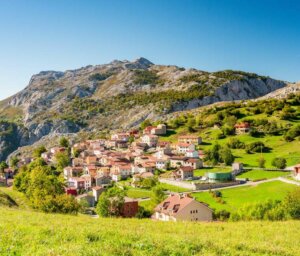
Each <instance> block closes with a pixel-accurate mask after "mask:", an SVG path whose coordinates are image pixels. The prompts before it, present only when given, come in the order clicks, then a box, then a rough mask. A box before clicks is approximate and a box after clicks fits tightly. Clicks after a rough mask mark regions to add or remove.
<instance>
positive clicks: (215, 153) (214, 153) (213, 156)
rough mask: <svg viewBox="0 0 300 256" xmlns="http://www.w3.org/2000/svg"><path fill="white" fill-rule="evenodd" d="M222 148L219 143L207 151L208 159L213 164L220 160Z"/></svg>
mask: <svg viewBox="0 0 300 256" xmlns="http://www.w3.org/2000/svg"><path fill="white" fill-rule="evenodd" d="M220 149H221V146H220V145H219V144H215V145H214V146H213V147H212V149H211V150H208V151H207V152H206V160H208V161H210V162H211V163H212V164H213V165H215V164H217V163H218V162H219V161H220V154H219V150H220Z"/></svg>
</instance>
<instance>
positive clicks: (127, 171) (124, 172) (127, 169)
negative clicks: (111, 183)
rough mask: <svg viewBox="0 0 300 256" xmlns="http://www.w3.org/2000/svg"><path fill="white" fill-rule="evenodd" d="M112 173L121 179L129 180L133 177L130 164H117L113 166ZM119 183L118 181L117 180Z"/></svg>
mask: <svg viewBox="0 0 300 256" xmlns="http://www.w3.org/2000/svg"><path fill="white" fill-rule="evenodd" d="M111 172H112V173H113V174H117V175H119V176H120V179H121V180H122V179H127V178H128V177H129V176H130V175H131V165H130V164H116V165H114V166H112V168H111ZM115 181H117V180H115Z"/></svg>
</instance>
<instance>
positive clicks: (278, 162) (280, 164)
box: [272, 157, 286, 169]
mask: <svg viewBox="0 0 300 256" xmlns="http://www.w3.org/2000/svg"><path fill="white" fill-rule="evenodd" d="M272 166H274V167H276V168H278V169H284V168H285V167H286V159H285V158H283V157H276V158H274V159H273V160H272Z"/></svg>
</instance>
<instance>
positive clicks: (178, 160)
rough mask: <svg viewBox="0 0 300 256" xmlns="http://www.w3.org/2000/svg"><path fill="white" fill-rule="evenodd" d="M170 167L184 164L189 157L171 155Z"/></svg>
mask: <svg viewBox="0 0 300 256" xmlns="http://www.w3.org/2000/svg"><path fill="white" fill-rule="evenodd" d="M169 160H170V167H171V168H177V167H180V166H183V165H184V163H185V161H187V160H188V158H187V157H183V156H172V157H170V159H169Z"/></svg>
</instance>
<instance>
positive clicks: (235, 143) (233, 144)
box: [227, 138, 245, 149]
mask: <svg viewBox="0 0 300 256" xmlns="http://www.w3.org/2000/svg"><path fill="white" fill-rule="evenodd" d="M227 146H228V147H229V148H232V149H240V148H245V143H244V142H241V141H240V140H239V139H237V138H231V139H229V141H228V142H227Z"/></svg>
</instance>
